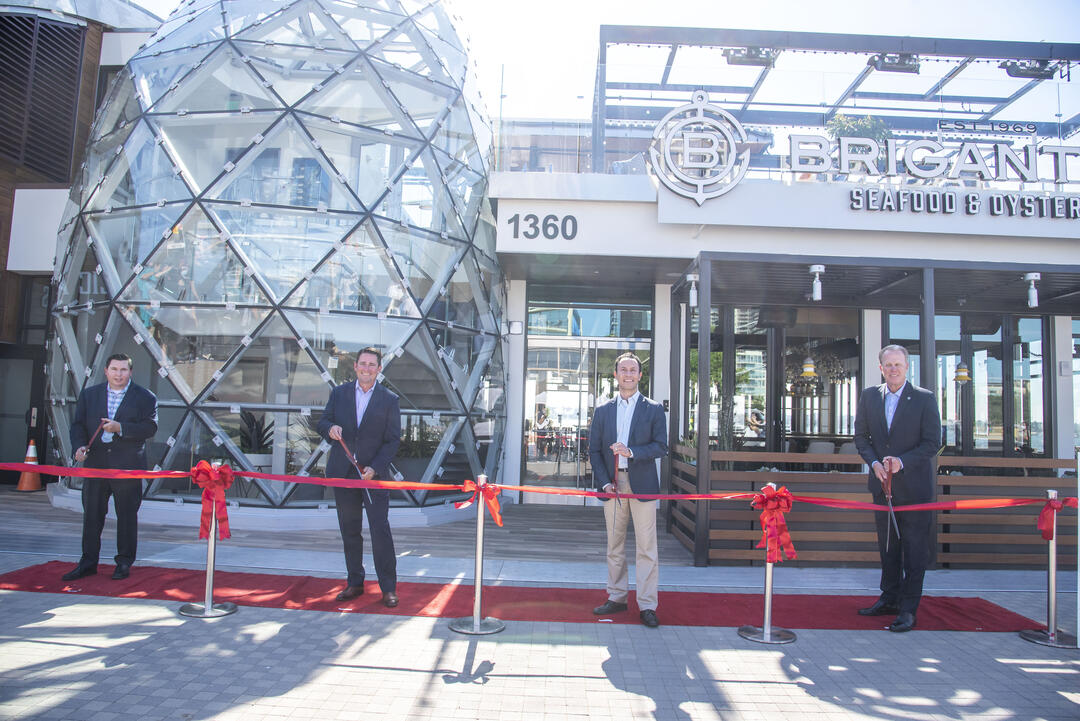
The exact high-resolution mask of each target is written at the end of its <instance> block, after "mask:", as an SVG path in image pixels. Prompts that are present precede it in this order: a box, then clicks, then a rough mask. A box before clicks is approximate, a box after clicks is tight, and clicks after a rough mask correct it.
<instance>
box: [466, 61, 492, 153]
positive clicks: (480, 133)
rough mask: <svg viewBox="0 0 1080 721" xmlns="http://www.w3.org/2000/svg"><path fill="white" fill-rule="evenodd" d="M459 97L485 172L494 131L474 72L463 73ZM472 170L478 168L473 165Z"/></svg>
mask: <svg viewBox="0 0 1080 721" xmlns="http://www.w3.org/2000/svg"><path fill="white" fill-rule="evenodd" d="M461 97H462V98H463V99H464V101H465V109H466V111H467V112H468V113H469V123H470V125H472V134H473V137H474V138H476V147H477V148H479V149H480V150H481V152H482V153H483V165H484V172H485V173H486V172H487V170H486V169H487V166H488V165H489V158H490V157H491V148H492V140H493V138H494V132H493V131H492V129H491V121H490V120H489V119H488V117H489V116H488V112H487V110H486V109H485V105H484V99H483V97H482V96H481V95H480V88H479V87H478V86H477V80H476V73H466V74H465V84H464V86H463V87H462V89H461ZM473 169H474V170H480V168H477V167H475V166H474V167H473Z"/></svg>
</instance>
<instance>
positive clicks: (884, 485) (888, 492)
mask: <svg viewBox="0 0 1080 721" xmlns="http://www.w3.org/2000/svg"><path fill="white" fill-rule="evenodd" d="M881 489H882V490H883V491H885V503H886V504H888V506H889V520H890V521H892V527H893V528H894V529H896V540H898V541H899V540H900V525H899V524H898V523H897V522H896V511H894V510H893V505H892V469H891V468H886V469H885V480H884V481H882V482H881ZM885 550H886V551H888V550H889V533H888V531H887V529H886V533H885Z"/></svg>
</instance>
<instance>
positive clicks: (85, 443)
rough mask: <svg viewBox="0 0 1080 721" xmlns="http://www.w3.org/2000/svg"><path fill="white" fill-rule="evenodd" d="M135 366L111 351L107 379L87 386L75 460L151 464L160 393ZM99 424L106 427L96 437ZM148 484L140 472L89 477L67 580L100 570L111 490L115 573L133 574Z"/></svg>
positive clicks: (79, 408) (74, 424) (75, 434)
mask: <svg viewBox="0 0 1080 721" xmlns="http://www.w3.org/2000/svg"><path fill="white" fill-rule="evenodd" d="M131 368H132V363H131V358H129V357H128V356H126V355H124V354H122V353H117V354H114V355H111V356H109V358H108V360H107V361H106V362H105V380H106V382H105V383H99V384H98V385H94V386H89V387H88V388H84V389H83V391H82V392H81V393H80V394H79V400H78V402H77V403H76V404H75V417H74V418H72V420H71V435H70V438H71V447H72V448H74V449H75V460H76V461H79V462H82V461H86V467H87V468H119V469H132V468H137V469H140V470H145V469H146V447H145V446H146V440H147V439H149V438H152V437H153V435H154V434H155V433H157V398H156V397H155V396H154V394H153V393H151V392H150V391H148V390H147V389H145V388H143V387H142V386H140V385H136V384H135V383H134V382H133V381H132V380H131ZM99 425H101V431H100V433H98V435H97V438H94V434H95V432H96V431H97V430H98V426H99ZM91 439H93V441H92V442H91ZM142 490H143V488H142V480H141V479H138V478H125V479H111V478H84V479H83V487H82V502H83V532H82V557H81V558H80V559H79V564H78V565H77V566H75V568H73V569H72V570H70V571H68V572H67V573H65V574H64V576H63V579H64V580H65V581H74V580H75V579H77V578H82V577H83V576H91V575H93V574H95V573H97V566H98V555H99V553H100V552H101V529H103V528H104V527H105V514H106V513H107V512H108V510H109V496H110V495H111V496H112V497H113V505H114V506H115V508H116V558H115V561H116V570H115V571H114V572H113V575H112V577H113V579H115V580H120V579H122V578H127V577H128V575H130V573H131V564H133V563H135V550H136V546H137V545H138V540H139V506H140V505H142Z"/></svg>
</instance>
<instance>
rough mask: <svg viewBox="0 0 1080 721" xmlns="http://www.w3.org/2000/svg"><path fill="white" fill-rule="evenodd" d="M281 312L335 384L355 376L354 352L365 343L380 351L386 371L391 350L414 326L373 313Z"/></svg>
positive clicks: (401, 342) (392, 358) (391, 362)
mask: <svg viewBox="0 0 1080 721" xmlns="http://www.w3.org/2000/svg"><path fill="white" fill-rule="evenodd" d="M282 314H283V315H284V316H285V317H286V318H287V319H288V321H289V323H291V324H292V326H293V327H294V328H295V329H296V331H297V333H299V334H300V337H301V338H303V339H304V340H305V341H306V342H307V344H308V351H309V352H310V353H312V354H313V355H314V356H315V357H316V358H318V359H319V363H321V364H322V367H323V368H326V369H327V371H328V372H329V373H330V375H331V377H332V378H333V382H334V383H335V384H337V383H345V382H346V381H350V380H353V379H355V378H356V374H355V373H354V372H353V363H354V361H355V360H356V353H357V351H359V350H360V349H361V348H366V347H368V346H371V347H373V348H378V349H379V350H380V351H382V352H383V370H384V372H385V371H386V367H387V366H390V365H392V364H393V363H394V362H395V361H396V360H397V357H396V356H395V355H394V351H395V350H396V349H398V348H400V347H401V346H402V344H403V343H404V342H405V339H406V338H408V337H409V334H410V333H412V331H413V329H415V328H416V326H417V323H415V322H412V321H401V320H389V319H386V320H380V319H378V318H375V317H372V316H357V315H341V314H338V313H308V312H303V311H293V310H287V311H282ZM323 403H325V400H324V401H323Z"/></svg>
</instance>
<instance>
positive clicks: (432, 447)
mask: <svg viewBox="0 0 1080 721" xmlns="http://www.w3.org/2000/svg"><path fill="white" fill-rule="evenodd" d="M460 427H461V418H460V417H458V416H453V415H449V414H445V415H444V414H438V415H435V414H431V413H403V414H402V416H401V445H400V446H399V447H398V452H397V455H396V456H395V457H394V462H393V471H395V472H396V473H398V474H400V475H401V479H402V480H404V481H412V482H414V483H440V482H442V481H443V479H446V482H447V483H453V481H451V480H450V475H451V474H449V473H448V471H453V470H456V469H455V468H453V467H451V468H449V469H448V468H447V466H446V464H445V463H444V462H443V459H444V458H445V457H446V455H447V453H448V452H449V451H450V446H451V445H452V443H453V438H454V436H455V435H456V432H457V430H458V429H459V428H460ZM454 450H455V451H456V450H457V449H456V448H455V449H454ZM423 493H424V495H427V494H429V493H431V492H430V491H427V492H423ZM444 493H445V492H444Z"/></svg>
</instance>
